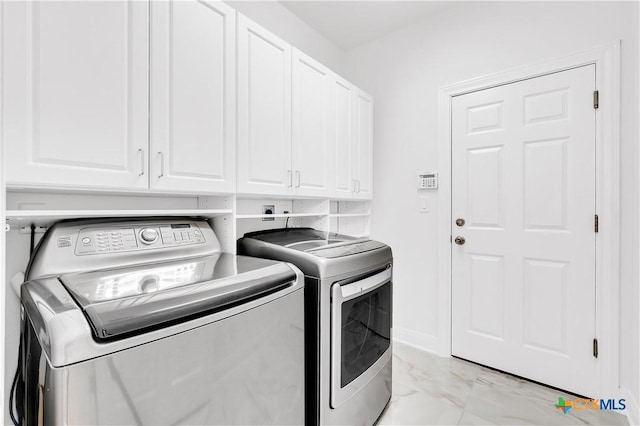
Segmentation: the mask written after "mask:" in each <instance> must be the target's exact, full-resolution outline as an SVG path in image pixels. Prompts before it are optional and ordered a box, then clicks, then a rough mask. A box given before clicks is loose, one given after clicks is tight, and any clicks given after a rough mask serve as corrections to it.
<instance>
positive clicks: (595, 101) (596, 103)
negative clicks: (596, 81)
mask: <svg viewBox="0 0 640 426" xmlns="http://www.w3.org/2000/svg"><path fill="white" fill-rule="evenodd" d="M599 107H600V91H598V90H594V91H593V109H598V108H599Z"/></svg>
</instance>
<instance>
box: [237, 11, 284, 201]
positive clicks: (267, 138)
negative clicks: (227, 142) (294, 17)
mask: <svg viewBox="0 0 640 426" xmlns="http://www.w3.org/2000/svg"><path fill="white" fill-rule="evenodd" d="M237 102H238V161H237V163H238V192H240V193H245V194H274V195H278V194H289V192H290V187H291V185H292V181H293V179H292V178H293V176H292V175H293V173H292V170H291V47H290V46H289V45H288V44H287V43H285V42H284V41H282V40H280V39H279V38H278V37H276V36H274V35H273V34H271V33H270V32H268V31H266V30H265V29H263V28H262V27H260V26H259V25H257V24H256V23H254V22H253V21H251V20H250V19H248V18H246V17H245V16H242V15H240V14H238V100H237Z"/></svg>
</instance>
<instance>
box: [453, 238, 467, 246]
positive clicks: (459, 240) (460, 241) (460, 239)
mask: <svg viewBox="0 0 640 426" xmlns="http://www.w3.org/2000/svg"><path fill="white" fill-rule="evenodd" d="M453 241H455V243H456V244H457V245H459V246H461V245H463V244H464V243H465V242H466V241H467V240H465V239H464V237H456V239H455V240H453Z"/></svg>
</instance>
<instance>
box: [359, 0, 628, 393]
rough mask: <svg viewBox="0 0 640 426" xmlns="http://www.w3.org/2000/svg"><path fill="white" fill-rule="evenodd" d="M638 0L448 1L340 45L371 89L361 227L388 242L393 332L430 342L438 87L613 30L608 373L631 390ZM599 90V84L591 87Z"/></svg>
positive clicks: (604, 37) (575, 46)
mask: <svg viewBox="0 0 640 426" xmlns="http://www.w3.org/2000/svg"><path fill="white" fill-rule="evenodd" d="M638 16H639V14H638V3H637V2H633V3H632V2H625V3H623V2H566V3H565V2H495V3H489V2H486V3H485V2H478V3H473V4H471V3H460V4H457V5H455V6H453V7H452V8H450V9H447V10H444V11H442V12H440V13H439V14H437V15H435V16H432V17H429V18H426V19H424V20H421V21H419V22H417V23H415V24H412V25H411V26H409V27H406V28H403V29H401V30H399V31H397V32H395V33H393V34H390V35H388V36H386V37H384V38H382V39H379V40H376V41H373V42H370V43H368V44H366V45H364V46H361V47H359V48H356V49H354V50H352V51H350V52H348V53H347V61H348V72H347V75H346V77H347V78H349V79H350V80H352V81H354V83H356V84H358V85H359V86H361V87H362V88H363V89H364V90H366V91H368V92H370V93H371V94H372V95H373V96H374V98H375V105H376V107H375V113H374V114H375V115H374V170H375V174H374V188H375V189H374V194H375V195H374V201H373V217H372V234H373V236H374V237H375V238H376V239H380V240H382V241H385V242H387V243H389V244H390V245H391V246H392V248H393V250H394V260H395V271H394V305H395V306H394V307H395V311H394V333H395V336H396V337H398V338H400V339H403V340H409V341H411V342H413V343H414V344H418V345H421V346H423V347H425V348H428V349H435V348H436V347H437V344H438V339H440V338H441V336H438V322H437V319H438V310H439V309H440V307H439V306H438V274H437V259H438V252H437V244H436V236H437V235H438V232H437V224H438V217H437V216H438V215H437V208H438V204H437V203H438V193H437V191H436V192H433V191H430V192H427V193H426V194H427V195H428V196H429V197H430V209H431V211H430V212H429V213H418V207H417V198H418V195H423V194H419V193H418V191H417V190H416V189H415V187H416V175H417V174H418V172H420V171H431V170H436V169H437V158H438V146H437V116H438V109H437V108H438V88H439V87H441V86H444V85H448V84H451V83H456V82H459V81H463V80H467V79H470V78H473V77H478V76H482V75H486V74H490V73H494V72H499V71H503V70H506V69H509V68H513V67H517V66H521V65H526V64H532V63H536V62H540V61H543V60H546V59H550V58H554V57H559V56H564V55H569V54H571V53H574V52H576V51H580V50H584V49H588V48H591V47H593V46H595V45H597V44H601V43H607V42H611V41H615V40H617V39H621V40H622V52H621V56H622V64H621V68H622V94H621V96H622V107H621V111H622V113H621V176H622V182H621V194H622V195H621V196H622V206H621V207H622V217H621V229H622V240H621V250H620V252H621V295H620V296H621V300H620V319H621V321H620V333H621V335H620V342H621V344H620V354H621V355H620V381H621V386H622V387H623V388H624V389H626V390H628V391H630V392H631V394H632V395H633V396H634V397H635V400H636V401H638V400H639V396H640V383H639V377H640V376H639V374H640V373H639V371H638V352H639V351H638V336H639V324H640V318H639V315H638V301H639V294H638V293H639V292H638V268H637V263H638V259H639V257H640V254H639V249H638V241H637V237H638V225H637V222H638V217H639V212H638V192H639V191H638V190H639V188H638V148H637V141H638V127H637V124H636V121H635V120H637V117H638V98H637V93H638V51H639V50H638V49H639V46H638ZM601 96H607V94H606V93H601Z"/></svg>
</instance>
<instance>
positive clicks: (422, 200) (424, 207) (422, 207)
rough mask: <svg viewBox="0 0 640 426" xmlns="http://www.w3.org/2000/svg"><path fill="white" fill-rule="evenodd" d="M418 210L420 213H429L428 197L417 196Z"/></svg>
mask: <svg viewBox="0 0 640 426" xmlns="http://www.w3.org/2000/svg"><path fill="white" fill-rule="evenodd" d="M418 204H419V205H418V211H419V212H420V213H429V198H428V197H418Z"/></svg>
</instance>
